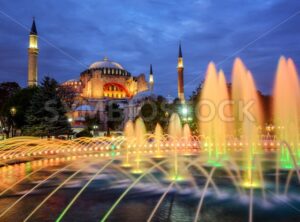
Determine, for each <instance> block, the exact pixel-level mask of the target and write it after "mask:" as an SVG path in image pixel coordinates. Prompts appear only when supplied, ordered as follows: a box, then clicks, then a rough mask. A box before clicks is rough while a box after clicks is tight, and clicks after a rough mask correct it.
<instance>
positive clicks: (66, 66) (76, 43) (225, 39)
mask: <svg viewBox="0 0 300 222" xmlns="http://www.w3.org/2000/svg"><path fill="white" fill-rule="evenodd" d="M33 16H35V18H36V25H37V29H38V34H39V37H40V39H39V48H40V54H39V79H41V78H42V77H43V76H45V75H50V76H52V77H54V78H55V79H57V80H58V81H60V82H63V81H66V80H68V79H74V78H78V77H79V74H80V73H81V72H82V71H83V70H85V69H86V68H87V67H88V66H89V65H90V64H91V63H93V62H95V61H98V60H102V59H103V57H104V56H107V57H108V58H109V59H110V60H112V61H116V62H118V63H120V64H122V65H123V66H124V67H125V68H126V69H127V70H128V71H129V72H131V73H132V74H134V75H138V74H140V73H145V74H146V75H147V79H148V72H149V65H150V63H152V64H153V70H154V78H155V86H154V88H155V92H156V93H157V94H162V95H165V96H167V95H171V96H176V93H177V71H176V65H177V55H178V43H179V41H180V40H181V42H182V49H183V56H184V64H185V89H186V94H187V95H190V94H191V92H192V91H193V90H194V89H195V88H196V87H197V85H198V84H199V83H200V81H201V80H203V79H204V75H205V70H206V67H207V64H208V63H209V61H214V62H215V63H217V64H218V68H222V69H223V70H224V71H225V73H226V77H227V78H228V80H230V76H231V69H232V63H233V60H234V57H236V56H239V57H241V58H242V59H243V61H244V62H245V64H246V66H247V67H248V68H249V69H250V70H251V71H252V73H253V75H254V78H255V80H256V83H257V86H258V88H259V89H261V90H262V91H263V92H264V93H269V92H270V91H271V89H272V85H273V81H274V73H275V71H276V66H277V62H278V59H279V57H280V56H281V55H285V56H287V57H292V58H293V59H294V61H295V63H296V65H297V67H298V68H299V67H300V1H298V0H290V1H287V0H226V1H225V0H224V1H220V0H218V1H217V0H194V1H191V0H185V1H183V0H176V1H173V0H172V1H159V0H153V1H143V0H118V1H113V0H85V1H78V0H77V1H75V0H74V1H72V0H61V1H41V0H26V1H24V0H17V1H1V2H0V49H1V53H0V67H1V68H0V81H1V82H2V81H17V82H18V83H19V84H20V85H22V86H25V85H26V81H27V47H28V34H29V29H30V26H31V23H32V17H33Z"/></svg>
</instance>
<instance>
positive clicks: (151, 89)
mask: <svg viewBox="0 0 300 222" xmlns="http://www.w3.org/2000/svg"><path fill="white" fill-rule="evenodd" d="M153 86H154V79H153V70H152V64H151V65H150V74H149V88H150V91H151V92H153Z"/></svg>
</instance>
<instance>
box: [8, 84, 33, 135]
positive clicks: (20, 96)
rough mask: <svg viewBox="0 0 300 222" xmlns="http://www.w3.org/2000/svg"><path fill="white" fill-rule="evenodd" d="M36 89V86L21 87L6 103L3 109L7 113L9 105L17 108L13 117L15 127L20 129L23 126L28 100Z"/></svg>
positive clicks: (28, 105) (28, 104)
mask: <svg viewBox="0 0 300 222" xmlns="http://www.w3.org/2000/svg"><path fill="white" fill-rule="evenodd" d="M37 91H38V88H37V87H28V88H24V89H21V90H19V91H18V92H17V93H15V94H14V95H13V96H12V97H11V98H10V100H9V101H8V102H7V103H6V105H5V109H6V112H7V113H8V114H9V110H10V108H11V107H15V108H16V110H17V112H16V115H15V116H14V117H13V119H14V123H15V127H16V128H18V129H22V128H23V127H24V126H25V124H26V117H25V114H26V111H27V110H28V109H29V107H30V101H31V99H32V97H33V95H34V94H35V93H36V92H37Z"/></svg>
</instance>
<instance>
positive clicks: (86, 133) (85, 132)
mask: <svg viewBox="0 0 300 222" xmlns="http://www.w3.org/2000/svg"><path fill="white" fill-rule="evenodd" d="M76 137H77V138H79V137H93V135H92V134H91V132H90V131H89V130H88V129H84V130H82V131H81V132H79V133H77V134H76Z"/></svg>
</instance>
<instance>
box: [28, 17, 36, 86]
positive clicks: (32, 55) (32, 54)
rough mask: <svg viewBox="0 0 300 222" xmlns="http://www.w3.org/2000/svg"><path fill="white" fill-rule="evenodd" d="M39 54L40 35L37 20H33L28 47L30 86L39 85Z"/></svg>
mask: <svg viewBox="0 0 300 222" xmlns="http://www.w3.org/2000/svg"><path fill="white" fill-rule="evenodd" d="M38 54H39V48H38V34H37V30H36V25H35V20H34V18H33V22H32V26H31V30H30V34H29V47H28V86H36V85H37V83H38V79H37V77H38V73H37V58H38Z"/></svg>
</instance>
